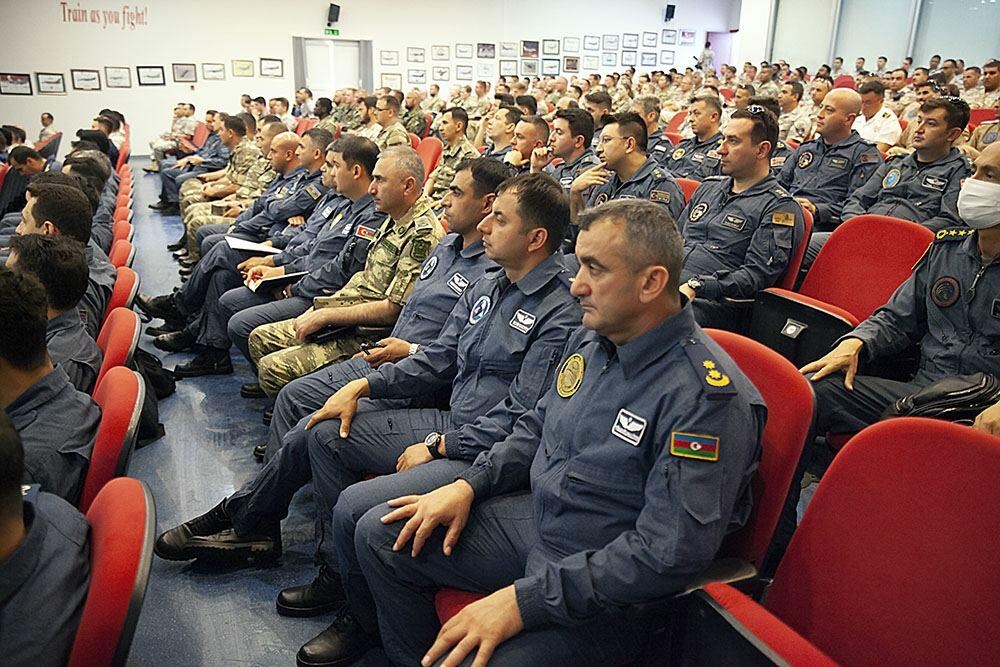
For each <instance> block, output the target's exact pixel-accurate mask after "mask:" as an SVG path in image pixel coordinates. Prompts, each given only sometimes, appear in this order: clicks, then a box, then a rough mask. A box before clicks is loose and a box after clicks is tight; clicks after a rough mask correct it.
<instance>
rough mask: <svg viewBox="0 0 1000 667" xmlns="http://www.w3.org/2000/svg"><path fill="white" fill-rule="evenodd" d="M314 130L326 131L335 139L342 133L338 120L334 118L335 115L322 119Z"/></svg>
mask: <svg viewBox="0 0 1000 667" xmlns="http://www.w3.org/2000/svg"><path fill="white" fill-rule="evenodd" d="M313 129H314V130H317V129H318V130H326V131H327V132H329V133H330V134H332V135H333V136H335V137H336V136H337V135H338V134H339V133H340V129H339V125H338V123H337V119H336V118H334V117H333V114H330V115H329V116H327V117H325V118H321V119H320V121H319V122H318V123H316V126H315V127H313Z"/></svg>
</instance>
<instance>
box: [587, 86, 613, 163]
mask: <svg viewBox="0 0 1000 667" xmlns="http://www.w3.org/2000/svg"><path fill="white" fill-rule="evenodd" d="M583 99H584V104H583V108H584V109H586V110H587V113H589V114H590V116H591V117H592V118H593V119H594V143H593V145H592V146H591V148H593V149H594V150H597V144H598V142H599V140H600V138H601V130H602V129H604V117H605V116H608V115H610V114H611V96H610V95H608V94H607V93H606V92H604V91H603V90H595V91H592V92H589V93H587V94H586V95H584V96H583Z"/></svg>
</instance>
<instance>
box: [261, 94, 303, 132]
mask: <svg viewBox="0 0 1000 667" xmlns="http://www.w3.org/2000/svg"><path fill="white" fill-rule="evenodd" d="M267 108H268V111H270V112H271V113H272V114H274V115H275V116H277V117H278V118H280V119H281V122H282V123H284V124H285V127H286V128H288V131H289V132H294V131H295V128H296V126H297V125H298V124H299V121H298V119H297V118H295V116H293V115H292V113H291V111H289V106H288V98H286V97H272V98H271V99H269V100H268V101H267Z"/></svg>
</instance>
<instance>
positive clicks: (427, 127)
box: [420, 113, 434, 139]
mask: <svg viewBox="0 0 1000 667" xmlns="http://www.w3.org/2000/svg"><path fill="white" fill-rule="evenodd" d="M433 123H434V116H432V115H430V114H429V113H427V114H424V133H423V134H422V135H421V136H420V138H421V139H426V138H427V137H429V136H431V125H432V124H433Z"/></svg>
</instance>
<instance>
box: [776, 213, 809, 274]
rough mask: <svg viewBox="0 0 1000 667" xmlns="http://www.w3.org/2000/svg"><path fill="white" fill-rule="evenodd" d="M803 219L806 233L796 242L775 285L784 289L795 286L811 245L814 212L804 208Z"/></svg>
mask: <svg viewBox="0 0 1000 667" xmlns="http://www.w3.org/2000/svg"><path fill="white" fill-rule="evenodd" d="M802 219H803V222H804V223H805V224H804V225H803V229H804V233H803V234H802V238H800V239H799V242H798V244H796V246H795V249H794V250H792V256H791V257H790V258H789V260H788V268H787V269H785V272H784V273H783V274H782V275H781V278H779V279H778V282H777V283H775V285H774V286H775V287H780V288H782V289H787V290H791V289H793V288H794V287H795V280H796V279H797V278H798V277H799V270H800V269H801V268H802V260H803V259H805V256H806V248H808V247H809V237H811V236H812V228H813V217H812V213H810V212H809V211H807V210H806V209H804V208H803V209H802Z"/></svg>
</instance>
